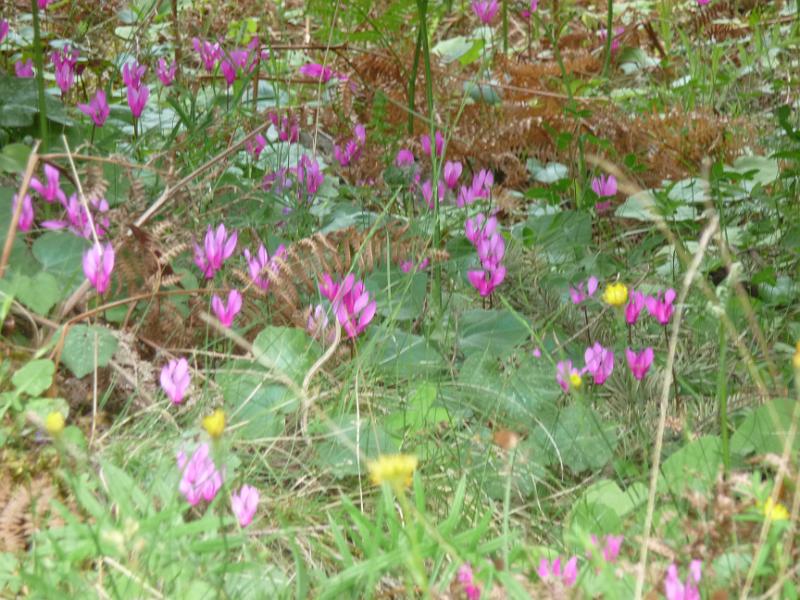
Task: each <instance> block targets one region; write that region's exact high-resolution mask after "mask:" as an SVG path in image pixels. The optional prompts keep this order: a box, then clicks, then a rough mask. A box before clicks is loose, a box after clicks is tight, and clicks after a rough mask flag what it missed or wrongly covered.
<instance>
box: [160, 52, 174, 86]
mask: <svg viewBox="0 0 800 600" xmlns="http://www.w3.org/2000/svg"><path fill="white" fill-rule="evenodd" d="M177 72H178V63H176V62H175V61H172V64H171V65H167V61H166V60H164V58H163V57H162V58H159V59H158V64H157V65H156V75H157V76H158V79H159V81H161V84H162V85H163V86H164V87H169V86H171V85H172V84H173V83H174V82H175V74H176V73H177Z"/></svg>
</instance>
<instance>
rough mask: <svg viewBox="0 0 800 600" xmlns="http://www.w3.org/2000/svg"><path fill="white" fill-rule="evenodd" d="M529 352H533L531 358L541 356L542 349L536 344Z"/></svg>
mask: <svg viewBox="0 0 800 600" xmlns="http://www.w3.org/2000/svg"><path fill="white" fill-rule="evenodd" d="M531 354H533V358H542V349H541V348H539V347H538V346H537V347H536V348H534V349H533V351H531Z"/></svg>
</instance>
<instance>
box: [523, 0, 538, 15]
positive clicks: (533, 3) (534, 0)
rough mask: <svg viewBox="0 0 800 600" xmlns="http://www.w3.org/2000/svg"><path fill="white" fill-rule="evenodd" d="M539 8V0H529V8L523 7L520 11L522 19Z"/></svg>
mask: <svg viewBox="0 0 800 600" xmlns="http://www.w3.org/2000/svg"><path fill="white" fill-rule="evenodd" d="M538 8H539V0H531V1H530V4H529V8H525V9H523V10H522V11H521V13H520V14H521V15H522V18H523V19H530V18H531V15H533V13H535V12H536V10H537V9H538Z"/></svg>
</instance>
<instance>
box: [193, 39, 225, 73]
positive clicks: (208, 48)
mask: <svg viewBox="0 0 800 600" xmlns="http://www.w3.org/2000/svg"><path fill="white" fill-rule="evenodd" d="M192 46H194V49H195V52H197V53H198V54H199V55H200V61H201V62H202V63H203V67H205V69H206V71H208V72H209V73H211V72H212V71H214V68H215V67H216V66H217V63H218V62H219V60H220V58H222V49H221V48H220V46H219V43H218V42H216V43H213V44H212V43H211V42H209V41H207V40H203V41H200V40H199V39H198V38H192Z"/></svg>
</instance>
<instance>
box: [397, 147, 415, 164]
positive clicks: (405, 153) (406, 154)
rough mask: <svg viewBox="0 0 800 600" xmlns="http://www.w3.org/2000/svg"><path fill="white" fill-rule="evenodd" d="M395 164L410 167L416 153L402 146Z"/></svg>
mask: <svg viewBox="0 0 800 600" xmlns="http://www.w3.org/2000/svg"><path fill="white" fill-rule="evenodd" d="M394 164H395V165H397V166H398V167H408V166H410V165H413V164H414V154H413V153H412V152H411V150H409V149H408V148H401V149H400V150H399V151H398V152H397V156H396V157H395V159H394Z"/></svg>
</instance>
